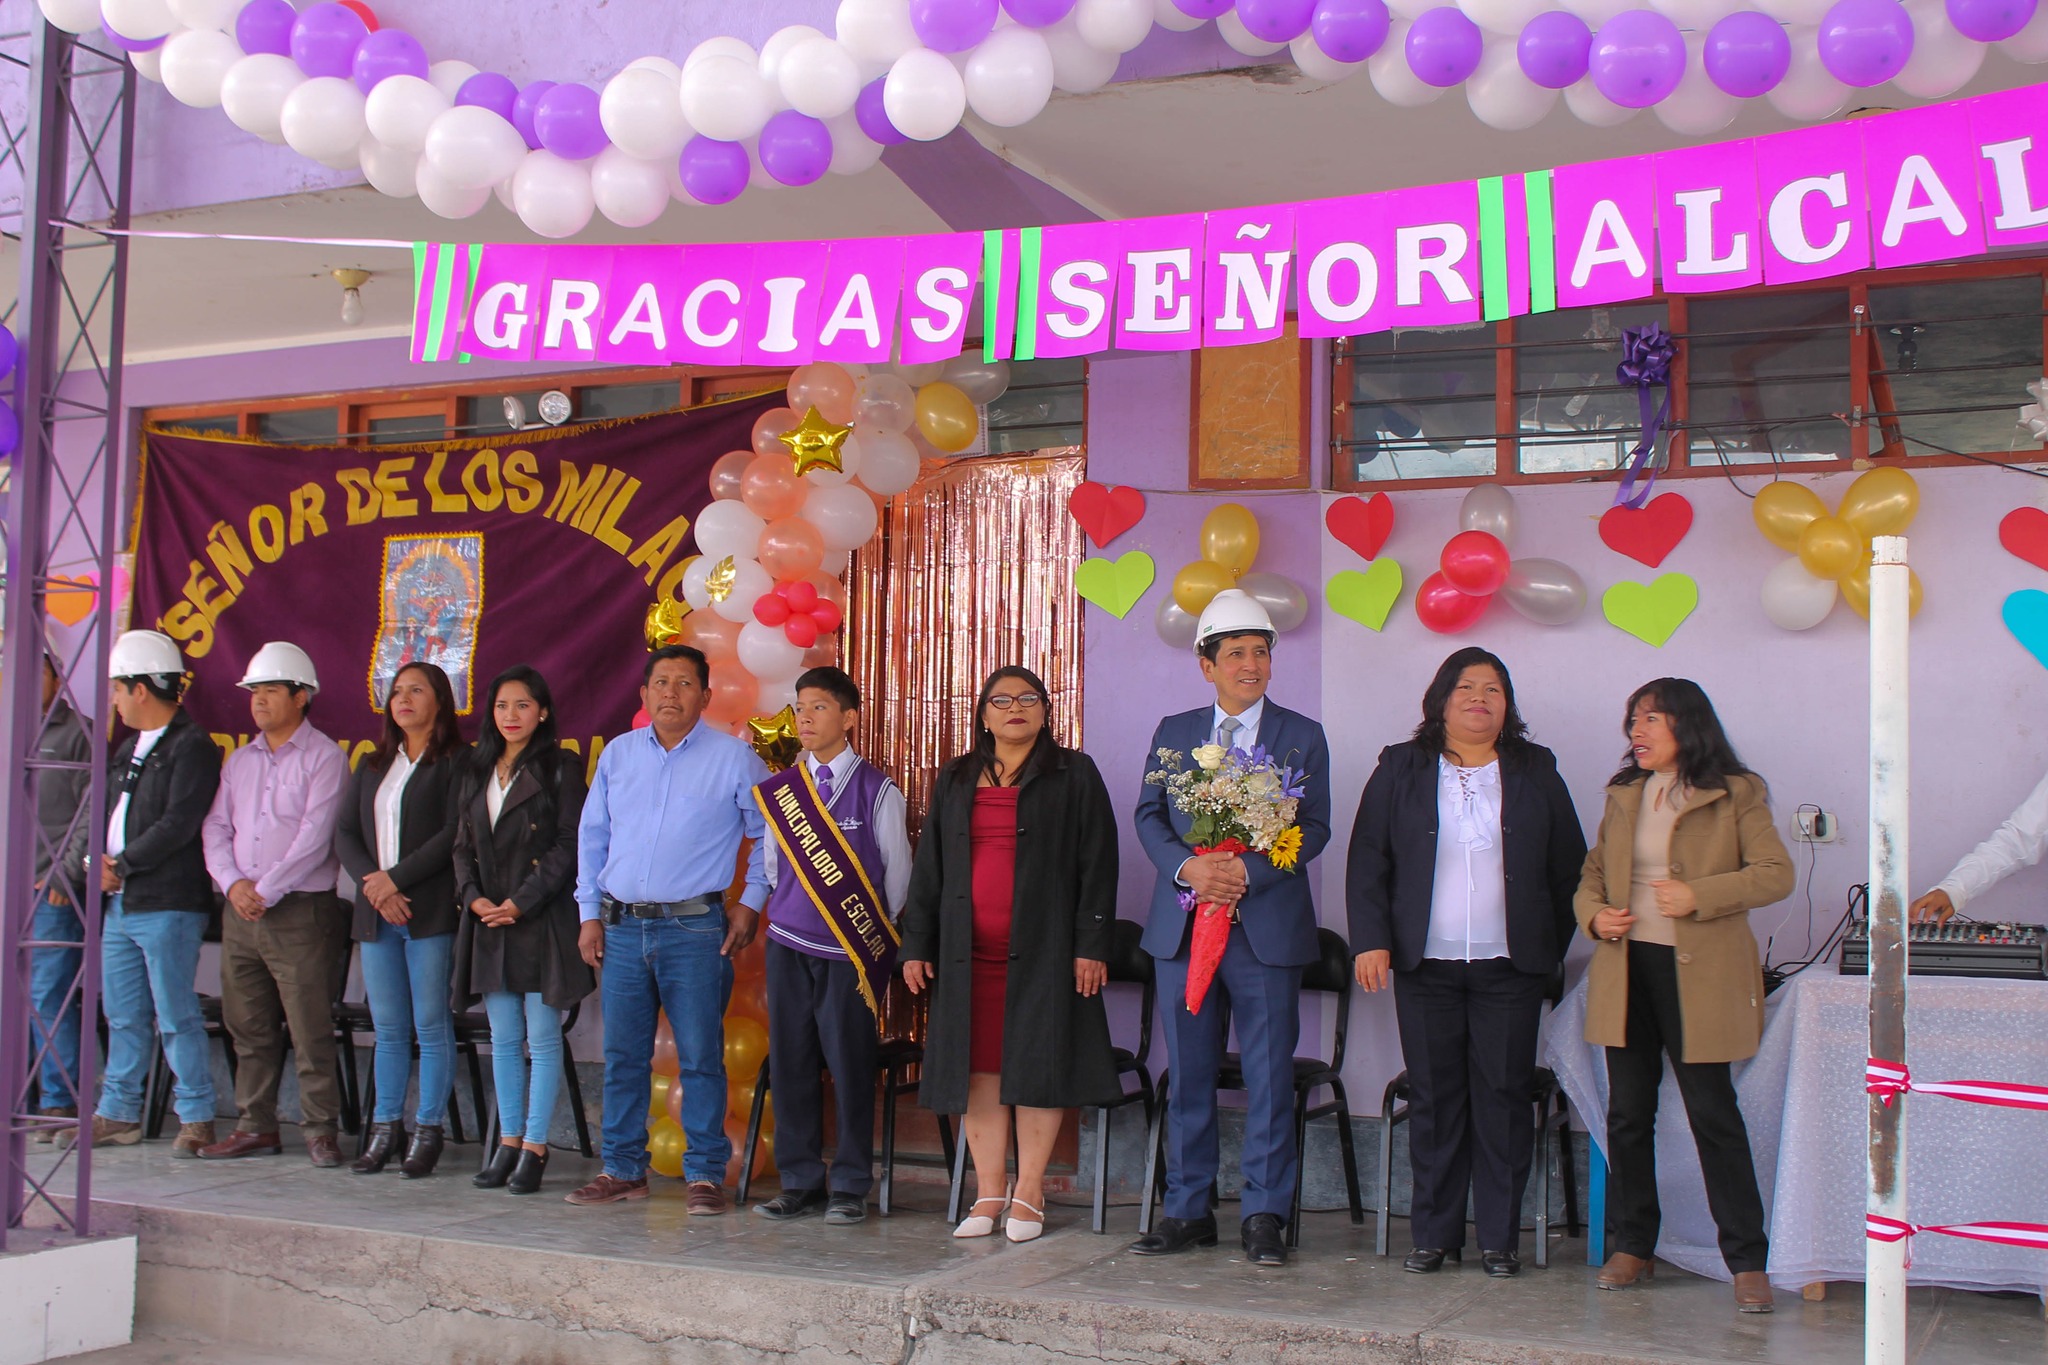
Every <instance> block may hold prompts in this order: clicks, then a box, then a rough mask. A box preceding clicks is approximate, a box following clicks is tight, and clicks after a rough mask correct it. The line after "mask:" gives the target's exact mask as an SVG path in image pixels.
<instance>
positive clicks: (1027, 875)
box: [901, 666, 1117, 1242]
mask: <svg viewBox="0 0 2048 1365" xmlns="http://www.w3.org/2000/svg"><path fill="white" fill-rule="evenodd" d="M975 716H976V724H975V746H974V748H973V749H972V750H971V751H969V752H968V753H966V754H963V755H961V756H960V757H959V758H956V759H954V760H953V761H952V762H951V763H948V764H947V765H946V767H945V768H944V769H943V770H942V771H941V772H940V774H939V781H938V786H937V788H936V789H935V790H934V792H933V794H932V808H931V811H930V813H929V814H928V815H927V816H926V817H925V824H924V830H923V832H922V835H921V837H920V839H919V842H918V848H917V862H916V866H915V868H914V869H913V871H912V873H911V879H910V893H909V896H908V898H907V900H906V903H905V906H904V911H903V949H902V954H901V956H902V960H903V977H904V982H905V984H906V985H908V986H909V987H910V989H911V991H912V992H913V993H918V992H922V991H924V990H925V989H926V988H927V987H929V988H930V990H931V995H932V1001H931V1015H930V1024H929V1027H928V1029H927V1031H926V1037H925V1057H924V1079H923V1082H922V1083H921V1085H920V1087H919V1095H920V1098H921V1099H922V1100H923V1102H924V1104H925V1107H926V1108H929V1109H932V1110H935V1111H937V1112H939V1113H943V1114H958V1113H961V1112H962V1111H965V1113H966V1116H967V1117H966V1122H965V1124H964V1127H965V1129H966V1133H967V1148H968V1151H969V1153H970V1154H971V1155H972V1156H973V1158H974V1179H975V1192H976V1193H977V1194H978V1195H979V1196H980V1198H978V1199H976V1200H975V1202H974V1208H973V1209H972V1210H971V1211H970V1213H969V1216H968V1217H967V1218H965V1219H964V1220H962V1222H961V1223H960V1226H959V1227H958V1228H956V1229H954V1236H956V1237H986V1236H988V1235H989V1234H990V1233H992V1232H994V1231H995V1229H996V1226H997V1224H998V1222H1002V1223H1003V1224H1004V1230H1005V1231H1006V1233H1007V1234H1008V1236H1009V1238H1010V1240H1011V1241H1013V1242H1028V1241H1030V1240H1031V1239H1032V1238H1034V1237H1037V1236H1038V1235H1039V1234H1040V1233H1041V1232H1042V1231H1043V1230H1044V1227H1045V1166H1046V1162H1047V1161H1049V1160H1050V1159H1051V1157H1052V1149H1053V1144H1054V1143H1055V1142H1056V1141H1057V1140H1058V1138H1059V1133H1060V1127H1061V1125H1062V1124H1063V1123H1064V1122H1065V1121H1066V1115H1067V1110H1068V1109H1071V1108H1074V1107H1076V1106H1078V1105H1089V1104H1097V1103H1101V1102H1103V1101H1105V1100H1108V1099H1110V1098H1113V1097H1114V1096H1115V1095H1116V1093H1117V1079H1116V1063H1115V1061H1114V1059H1113V1057H1112V1054H1111V1051H1110V1042H1109V1020H1108V1017H1107V1015H1106V1014H1105V1013H1104V1012H1103V1007H1102V986H1103V983H1104V982H1105V981H1106V980H1107V979H1108V975H1109V970H1108V966H1107V961H1106V959H1107V958H1108V955H1109V941H1110V926H1111V924H1112V923H1113V922H1114V919H1115V915H1116V876H1117V853H1116V815H1115V812H1114V811H1113V810H1112V809H1111V807H1110V802H1109V790H1108V788H1107V787H1105V786H1104V785H1103V781H1102V774H1101V773H1099V772H1098V771H1096V768H1095V764H1094V761H1093V760H1091V759H1090V758H1089V757H1088V755H1086V754H1084V753H1081V752H1079V751H1078V750H1074V749H1067V748H1062V747H1061V746H1060V745H1059V743H1058V742H1057V741H1055V740H1054V739H1053V736H1052V730H1051V726H1050V721H1051V714H1050V706H1049V704H1048V700H1047V697H1046V693H1045V684H1043V683H1042V682H1040V681H1039V680H1038V677H1037V675H1035V674H1033V673H1032V672H1031V671H1030V670H1029V669H1025V668H1020V667H1016V666H1011V667H1007V668H999V669H997V670H996V671H995V673H993V674H992V675H991V676H990V677H989V680H988V681H987V682H986V683H984V684H983V685H982V690H981V697H980V699H979V701H978V702H977V704H976V707H975ZM1012 1109H1014V1110H1015V1112H1016V1121H1017V1182H1016V1186H1015V1189H1014V1190H1011V1191H1009V1192H1008V1193H1006V1192H1005V1182H1004V1172H1005V1168H1006V1166H1007V1164H1008V1159H1009V1140H1010V1116H1011V1111H1012Z"/></svg>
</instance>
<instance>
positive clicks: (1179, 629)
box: [1152, 592, 1202, 650]
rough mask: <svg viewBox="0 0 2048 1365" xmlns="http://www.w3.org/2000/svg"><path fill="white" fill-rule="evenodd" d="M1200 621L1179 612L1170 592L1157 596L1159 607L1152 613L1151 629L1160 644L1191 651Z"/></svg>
mask: <svg viewBox="0 0 2048 1365" xmlns="http://www.w3.org/2000/svg"><path fill="white" fill-rule="evenodd" d="M1201 624H1202V623H1201V619H1200V618H1199V617H1194V616H1190V615H1188V614H1187V613H1186V612H1185V611H1182V610H1181V606H1180V603H1178V602H1176V601H1174V600H1173V594H1172V593H1170V592H1166V593H1161V594H1160V595H1159V605H1158V607H1157V608H1155V609H1154V610H1153V612H1152V629H1153V630H1154V631H1156V632H1157V633H1158V635H1159V640H1160V643H1162V644H1165V645H1169V646H1171V647H1172V648H1174V649H1183V650H1185V649H1193V648H1194V647H1195V631H1196V630H1198V629H1199V628H1200V627H1201Z"/></svg>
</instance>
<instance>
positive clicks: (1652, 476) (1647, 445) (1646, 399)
mask: <svg viewBox="0 0 2048 1365" xmlns="http://www.w3.org/2000/svg"><path fill="white" fill-rule="evenodd" d="M1677 355H1678V343H1677V342H1675V341H1673V340H1672V339H1671V333H1669V332H1667V331H1665V330H1664V329H1663V328H1662V327H1660V326H1658V325H1657V324H1656V323H1654V322H1653V323H1651V324H1650V325H1649V326H1647V327H1630V328H1628V329H1627V330H1626V331H1624V332H1623V333H1622V334H1621V363H1620V364H1619V365H1616V366H1615V367H1614V378H1615V379H1616V381H1617V382H1619V383H1622V384H1628V385H1631V386H1633V387H1634V389H1635V391H1636V400H1637V402H1638V403H1639V404H1640V405H1641V407H1642V413H1643V439H1642V440H1640V441H1638V442H1636V448H1635V449H1634V450H1631V451H1630V452H1629V453H1628V460H1627V463H1626V467H1625V472H1624V473H1623V474H1622V476H1621V487H1620V488H1618V489H1616V490H1615V493H1614V505H1615V506H1616V507H1641V506H1642V505H1643V504H1644V503H1646V502H1648V501H1649V500H1650V489H1651V488H1652V487H1653V486H1654V485H1655V484H1656V482H1657V471H1656V470H1655V469H1652V468H1650V460H1651V456H1652V455H1653V454H1654V452H1655V450H1656V446H1657V435H1658V433H1659V432H1661V431H1663V429H1664V420H1665V419H1666V418H1667V417H1669V416H1670V415H1671V362H1672V360H1673V359H1674V358H1676V357H1677ZM1651 389H1662V390H1663V391H1664V397H1663V400H1662V401H1661V402H1659V403H1658V404H1657V407H1656V410H1655V411H1654V412H1653V411H1652V410H1651V408H1650V390H1651ZM1645 471H1647V476H1645ZM1638 478H1642V480H1643V486H1642V487H1641V488H1640V489H1638V488H1637V487H1636V480H1637V479H1638Z"/></svg>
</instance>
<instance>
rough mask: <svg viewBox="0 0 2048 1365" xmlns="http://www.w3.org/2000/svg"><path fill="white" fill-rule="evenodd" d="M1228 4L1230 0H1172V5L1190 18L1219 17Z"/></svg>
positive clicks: (1224, 13)
mask: <svg viewBox="0 0 2048 1365" xmlns="http://www.w3.org/2000/svg"><path fill="white" fill-rule="evenodd" d="M1230 6H1231V0H1173V7H1174V8H1175V9H1177V10H1179V11H1180V12H1181V13H1182V14H1185V15H1186V16H1187V17H1188V18H1190V19H1220V18H1222V17H1223V16H1224V15H1226V14H1228V13H1230Z"/></svg>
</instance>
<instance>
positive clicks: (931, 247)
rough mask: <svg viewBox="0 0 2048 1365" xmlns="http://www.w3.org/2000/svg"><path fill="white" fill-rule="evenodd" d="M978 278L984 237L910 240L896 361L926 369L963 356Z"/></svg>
mask: <svg viewBox="0 0 2048 1365" xmlns="http://www.w3.org/2000/svg"><path fill="white" fill-rule="evenodd" d="M980 278H981V234H980V233H978V232H955V233H949V234H947V235H944V236H938V237H910V238H906V239H905V240H904V245H903V332H902V336H901V338H900V340H899V343H898V349H897V358H898V359H899V360H901V361H902V362H903V363H904V364H906V365H925V364H929V363H931V362H932V361H934V360H951V359H952V358H953V357H954V356H956V355H959V354H960V347H961V345H962V344H963V343H964V342H965V341H966V340H967V315H968V313H969V312H971V311H972V309H973V306H974V286H975V283H976V281H978V280H979V279H980Z"/></svg>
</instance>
